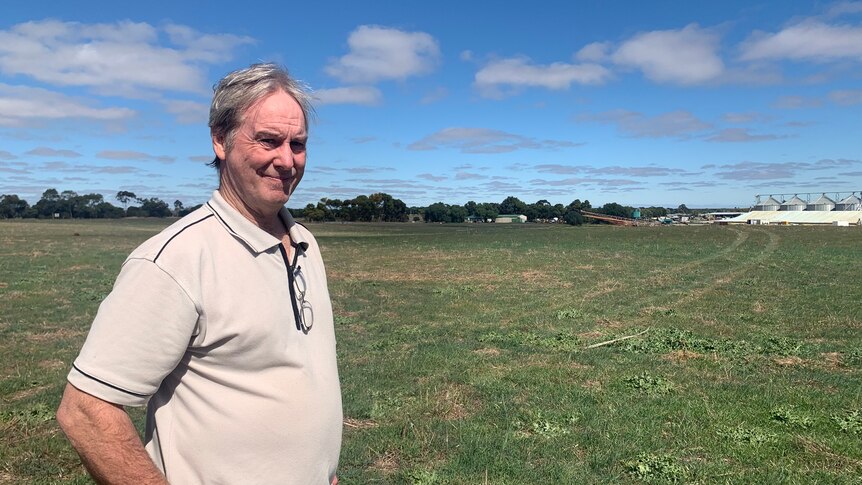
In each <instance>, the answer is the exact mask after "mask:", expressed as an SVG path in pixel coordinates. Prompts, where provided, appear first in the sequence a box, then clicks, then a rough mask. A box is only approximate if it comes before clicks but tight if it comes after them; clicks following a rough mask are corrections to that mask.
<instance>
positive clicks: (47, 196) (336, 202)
mask: <svg viewBox="0 0 862 485" xmlns="http://www.w3.org/2000/svg"><path fill="white" fill-rule="evenodd" d="M114 199H116V200H117V202H119V203H120V204H121V205H122V207H118V206H115V205H113V204H111V203H110V202H107V201H105V200H104V197H103V196H102V195H101V194H83V195H79V194H78V193H76V192H74V191H72V190H64V191H62V192H58V191H57V190H56V189H48V190H46V191H45V192H43V193H42V198H41V199H39V201H38V202H36V204H34V205H32V206H30V204H29V203H28V202H27V201H26V200H23V199H21V198H20V197H18V196H17V195H14V194H12V195H0V218H5V219H11V218H43V219H44V218H62V219H103V218H111V219H118V218H121V217H172V216H176V217H181V216H184V215H186V214H188V213H189V212H191V211H193V210H195V209H197V208H198V207H200V205H196V206H193V207H184V205H183V203H182V202H181V201H179V200H175V201H174V203H173V207H171V206H170V205H168V203H167V202H165V201H163V200H161V199H159V198H157V197H150V198H143V197H138V196H137V195H135V193H134V192H129V191H123V190H121V191H119V192H117V194H116V195H115V196H114ZM639 209H640V215H641V217H642V218H650V217H664V216H666V215H667V214H668V209H666V208H664V207H642V208H639ZM582 210H587V211H592V212H599V213H603V214H608V215H614V216H621V217H632V215H633V212H634V211H635V208H634V207H630V206H624V205H621V204H618V203H616V202H610V203H607V204H605V205H603V206H601V207H592V205H591V204H590V201H589V200H584V201H581V200H580V199H575V200H573V201H572V202H570V203H569V204H568V205H563V204H551V203H550V202H549V201H547V200H545V199H541V200H538V201H536V202H535V203H532V204H529V203H526V202H523V201H522V200H520V199H518V198H517V197H513V196H509V197H506V198H505V199H503V201H502V202H499V203H497V202H475V201H472V200H471V201H469V202H467V203H466V204H464V205H457V204H456V205H450V204H446V203H444V202H436V203H434V204H431V205H429V206H427V207H417V206H413V207H408V206H407V204H405V203H404V202H403V201H402V200H400V199H397V198H394V197H392V196H391V195H389V194H386V193H382V192H381V193H374V194H371V195H359V196H357V197H356V198H353V199H343V200H342V199H330V198H323V199H320V201H319V202H318V203H317V204H308V205H306V206H305V207H304V208H296V209H291V213H293V215H294V216H295V217H298V218H304V219H305V220H307V221H313V222H323V221H345V222H407V221H419V222H454V223H459V222H465V221H468V220H469V221H476V222H488V221H493V220H494V219H495V218H496V217H498V216H499V215H501V214H520V215H524V216H526V217H527V220H528V221H534V222H565V223H567V224H571V225H580V224H583V223H584V217H583V215H582V214H581V211H582ZM677 210H678V211H687V208H686V207H685V205H681V206H680V207H679V208H677Z"/></svg>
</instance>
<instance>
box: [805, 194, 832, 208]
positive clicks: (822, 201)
mask: <svg viewBox="0 0 862 485" xmlns="http://www.w3.org/2000/svg"><path fill="white" fill-rule="evenodd" d="M834 208H835V201H834V200H832V199H830V198H829V197H826V194H823V195H821V196H820V197H819V198H818V199H817V200H815V201H814V202H812V203H810V204H808V205H807V206H805V210H807V211H831V210H832V209H834Z"/></svg>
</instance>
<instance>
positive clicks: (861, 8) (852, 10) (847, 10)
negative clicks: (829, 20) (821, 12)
mask: <svg viewBox="0 0 862 485" xmlns="http://www.w3.org/2000/svg"><path fill="white" fill-rule="evenodd" d="M856 13H862V2H838V3H836V4H834V5H832V6H831V7H829V11H828V12H827V13H826V16H827V17H839V16H842V15H847V14H856Z"/></svg>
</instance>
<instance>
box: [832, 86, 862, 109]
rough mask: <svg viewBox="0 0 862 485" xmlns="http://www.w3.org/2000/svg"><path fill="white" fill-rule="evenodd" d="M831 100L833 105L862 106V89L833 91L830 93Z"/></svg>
mask: <svg viewBox="0 0 862 485" xmlns="http://www.w3.org/2000/svg"><path fill="white" fill-rule="evenodd" d="M829 99H831V100H832V102H833V103H835V104H839V105H841V106H854V105H857V104H862V89H845V90H838V91H832V92H831V93H829Z"/></svg>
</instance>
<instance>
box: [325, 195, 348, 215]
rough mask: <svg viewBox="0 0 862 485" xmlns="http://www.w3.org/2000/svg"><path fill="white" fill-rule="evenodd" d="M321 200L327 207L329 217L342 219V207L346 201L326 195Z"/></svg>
mask: <svg viewBox="0 0 862 485" xmlns="http://www.w3.org/2000/svg"><path fill="white" fill-rule="evenodd" d="M320 202H322V203H323V205H324V206H325V207H326V210H327V211H328V215H329V217H331V218H332V219H331V220H338V219H341V207H342V206H343V205H344V201H342V200H341V199H329V198H326V197H324V198H322V199H320Z"/></svg>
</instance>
